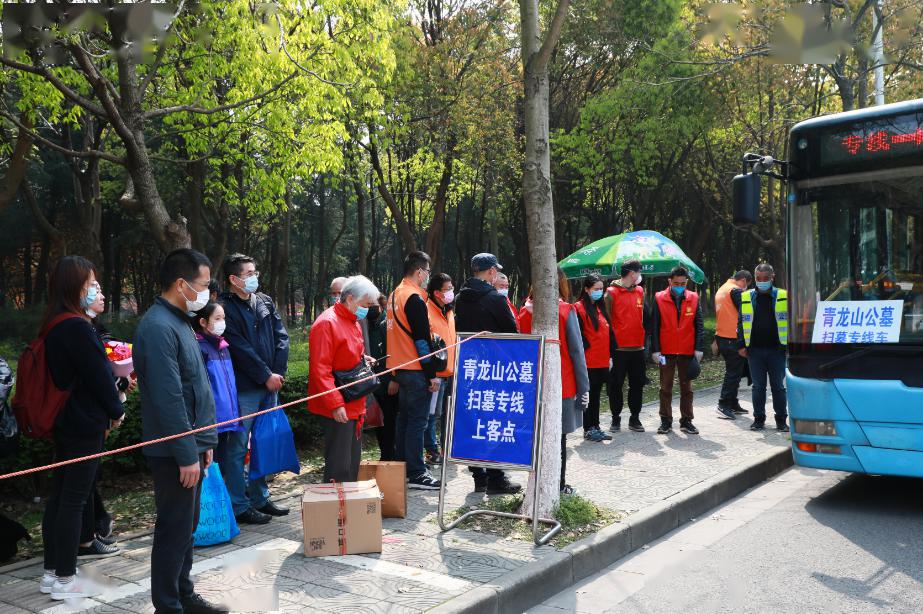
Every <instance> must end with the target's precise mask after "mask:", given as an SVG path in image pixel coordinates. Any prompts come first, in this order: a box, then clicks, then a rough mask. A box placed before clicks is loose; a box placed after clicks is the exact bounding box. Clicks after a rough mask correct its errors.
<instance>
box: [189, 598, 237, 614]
mask: <svg viewBox="0 0 923 614" xmlns="http://www.w3.org/2000/svg"><path fill="white" fill-rule="evenodd" d="M180 604H181V605H182V606H183V613H184V614H227V612H230V610H228V609H227V608H226V607H224V606H221V605H215V604H213V603H209V602H208V601H205V598H204V597H202V595H200V594H198V593H193V594H192V595H190V596H189V597H186V598H185V599H180Z"/></svg>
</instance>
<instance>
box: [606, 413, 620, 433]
mask: <svg viewBox="0 0 923 614" xmlns="http://www.w3.org/2000/svg"><path fill="white" fill-rule="evenodd" d="M609 430H610V431H612V432H613V433H618V432H619V431H621V430H622V417H621V416H616V417H614V418H612V426H610V427H609Z"/></svg>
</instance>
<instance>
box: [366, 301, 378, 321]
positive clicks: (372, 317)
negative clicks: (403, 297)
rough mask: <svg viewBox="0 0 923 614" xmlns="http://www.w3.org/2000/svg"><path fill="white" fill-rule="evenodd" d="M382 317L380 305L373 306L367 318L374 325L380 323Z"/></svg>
mask: <svg viewBox="0 0 923 614" xmlns="http://www.w3.org/2000/svg"><path fill="white" fill-rule="evenodd" d="M379 317H381V307H379V306H378V305H372V306H371V307H369V313H368V315H367V316H365V318H366V319H367V320H368V321H369V322H370V323H374V322H377V321H378V318H379Z"/></svg>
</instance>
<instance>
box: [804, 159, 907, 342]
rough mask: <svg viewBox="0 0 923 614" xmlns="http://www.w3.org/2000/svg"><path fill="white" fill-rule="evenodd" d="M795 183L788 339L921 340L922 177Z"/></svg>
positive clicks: (815, 340) (827, 340) (806, 340)
mask: <svg viewBox="0 0 923 614" xmlns="http://www.w3.org/2000/svg"><path fill="white" fill-rule="evenodd" d="M909 174H910V176H904V177H900V178H889V179H881V180H875V181H862V182H853V183H845V184H841V185H833V186H827V187H822V188H811V189H806V190H801V191H800V192H799V193H798V199H797V204H795V205H793V210H792V211H791V216H790V218H789V219H790V221H791V227H790V234H789V241H790V246H789V247H790V250H791V262H792V263H793V265H792V270H791V292H790V301H791V303H792V304H791V318H792V322H791V324H792V326H790V335H791V340H792V341H793V342H794V343H805V344H810V343H814V344H840V343H844V344H858V345H867V344H873V343H881V344H913V345H916V344H923V176H921V174H916V176H914V175H913V174H912V173H909Z"/></svg>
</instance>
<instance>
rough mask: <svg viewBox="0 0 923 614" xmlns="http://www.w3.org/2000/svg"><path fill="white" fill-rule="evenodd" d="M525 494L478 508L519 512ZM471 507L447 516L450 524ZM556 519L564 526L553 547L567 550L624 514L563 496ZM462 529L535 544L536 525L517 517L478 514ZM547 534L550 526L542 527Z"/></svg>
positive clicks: (488, 499)
mask: <svg viewBox="0 0 923 614" xmlns="http://www.w3.org/2000/svg"><path fill="white" fill-rule="evenodd" d="M524 498H525V495H524V494H522V493H520V494H517V495H504V496H502V497H485V500H484V503H483V505H482V506H481V507H478V508H476V509H484V510H491V511H495V512H508V513H517V512H518V511H519V509H520V507H521V506H522V503H523V500H524ZM472 509H475V508H472V507H471V506H463V507H460V508H458V509H457V510H454V511H451V512H449V513H447V514H446V519H447V520H448V521H449V522H452V521H454V520H455V519H457V518H459V517H460V516H462V515H463V514H465V513H467V512H470V511H471V510H472ZM554 517H555V520H557V521H558V522H560V523H561V531H560V532H559V533H558V534H557V535H555V536H554V538H552V540H551V541H550V542H549V545H551V546H554V547H555V548H563V547H564V546H566V545H568V544H571V543H573V542H575V541H578V540H580V539H583V538H584V537H587V536H588V535H592V534H593V533H596V532H597V531H599V530H600V529H601V528H603V527H606V526H608V525H610V524H613V523H615V522H619V521H620V520H621V519H622V517H623V515H622V514H620V513H618V512H614V511H612V510H608V509H605V508H601V507H598V506H597V505H595V504H594V503H592V502H591V501H589V500H587V499H584V498H583V497H581V496H580V495H576V494H574V495H562V496H561V501H560V502H559V503H558V506H557V508H555V511H554ZM459 526H461V527H462V528H465V529H471V530H473V531H477V532H479V533H488V534H490V535H496V536H497V537H502V538H505V539H517V540H521V541H528V542H531V541H532V523H531V522H528V521H524V520H519V519H515V518H502V517H498V516H487V515H478V516H472V517H471V518H468V519H466V520H465V521H464V522H463V523H462V524H461V525H459ZM542 526H543V528H542V531H543V532H544V531H546V530H547V529H546V528H544V527H547V525H542Z"/></svg>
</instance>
